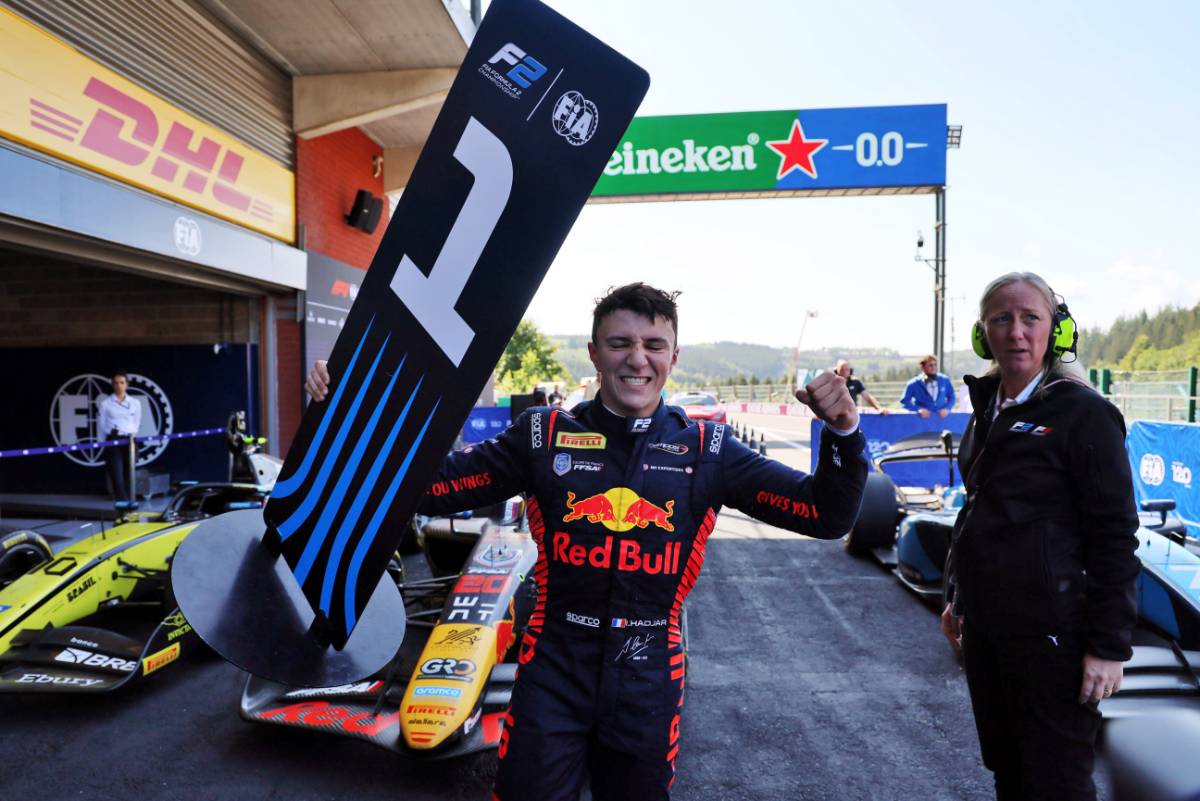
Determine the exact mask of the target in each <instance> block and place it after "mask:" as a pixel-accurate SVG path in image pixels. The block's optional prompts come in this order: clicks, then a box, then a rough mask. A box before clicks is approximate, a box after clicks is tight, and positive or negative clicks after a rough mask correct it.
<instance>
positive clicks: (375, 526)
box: [343, 398, 442, 631]
mask: <svg viewBox="0 0 1200 801" xmlns="http://www.w3.org/2000/svg"><path fill="white" fill-rule="evenodd" d="M441 402H442V399H441V398H438V399H437V402H435V403H434V404H433V408H432V409H431V410H430V411H429V416H428V417H426V418H425V425H423V426H421V432H420V433H419V434H417V438H416V439H415V440H413V444H412V445H411V446H410V447H409V449H408V453H407V454H405V456H404V461H403V462H402V463H401V464H400V470H399V471H398V472H397V473H396V477H395V478H393V479H392V483H391V484H389V485H388V488H387V492H385V493H384V495H383V498H382V499H380V501H379V505H378V506H377V507H376V508H375V514H373V515H371V522H370V523H368V524H367V530H366V532H365V533H364V534H363V536H362V539H360V540H359V541H358V546H357V547H356V548H355V549H354V556H353V557H351V559H350V570H349V573H348V574H347V576H346V594H345V595H344V596H343V599H344V602H345V605H346V631H352V630H353V629H354V625H355V623H356V622H357V615H355V613H354V595H355V592H356V590H357V584H358V568H359V566H360V565H361V564H362V560H363V559H364V558H366V555H367V551H368V550H369V549H370V548H371V542H372V541H373V540H374V539H375V535H376V534H377V533H379V527H380V525H382V524H383V518H384V516H386V515H387V513H388V510H389V509H391V507H392V498H394V497H396V490H398V489H400V482H401V481H403V480H404V474H405V473H407V472H408V466H409V465H410V464H411V463H412V460H413V456H414V455H415V454H416V452H417V447H418V446H419V445H420V444H421V440H423V439H425V432H426V430H428V428H429V422H430V421H431V420H433V415H434V414H435V413H436V412H437V408H438V404H439V403H441Z"/></svg>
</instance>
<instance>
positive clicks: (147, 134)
mask: <svg viewBox="0 0 1200 801" xmlns="http://www.w3.org/2000/svg"><path fill="white" fill-rule="evenodd" d="M83 94H84V96H85V97H87V98H89V99H90V100H93V101H95V102H96V103H99V104H100V106H101V107H100V108H97V109H96V111H95V113H94V114H93V115H92V119H91V121H90V122H89V123H88V126H87V129H86V130H85V131H84V132H83V136H82V138H81V139H80V140H79V144H80V146H82V147H85V148H87V149H88V150H92V151H94V152H96V153H99V154H101V155H103V156H107V157H109V158H111V159H114V160H115V161H119V162H120V163H122V164H126V165H128V166H130V167H140V166H141V165H143V164H145V163H146V162H147V160H148V159H149V158H150V157H151V156H152V155H154V156H155V158H154V160H153V161H152V162H151V163H150V173H151V174H152V175H154V177H156V178H158V179H160V180H162V181H165V182H167V183H170V184H173V183H176V180H177V178H178V177H179V174H180V166H181V165H184V166H185V167H186V169H185V170H184V171H183V172H184V176H183V181H182V185H183V188H184V189H186V190H188V191H189V192H193V193H195V194H198V195H203V194H206V193H207V194H211V196H212V197H213V199H215V200H216V201H217V202H218V203H221V204H222V205H225V206H228V207H229V208H231V209H234V210H236V211H239V212H248V213H249V214H251V215H253V216H255V217H258V218H260V219H262V220H264V221H266V222H272V221H273V220H274V217H275V213H274V208H273V206H271V204H269V203H265V202H263V201H259V200H254V199H252V198H251V197H250V196H249V195H247V194H246V193H244V192H239V191H237V190H236V189H234V188H233V187H234V185H235V184H237V181H238V176H239V175H240V174H241V171H242V165H244V164H245V161H246V159H245V157H244V156H242V155H240V154H239V153H236V152H235V151H233V150H232V149H226V150H225V154H224V157H221V145H220V144H219V143H218V142H216V141H214V140H212V139H210V138H208V137H207V136H200V137H199V141H198V142H196V141H195V140H196V137H197V134H196V132H195V131H194V130H192V129H191V128H190V127H188V126H187V125H185V124H183V123H182V122H179V121H178V120H176V121H173V122H172V123H171V127H170V128H169V129H168V130H167V134H166V136H165V137H164V138H163V141H162V143H161V146H160V145H159V134H160V130H161V129H160V126H159V120H158V117H157V116H155V114H154V110H153V109H151V108H150V107H149V106H148V105H146V104H145V103H143V102H141V101H140V100H137V99H136V98H133V97H130V96H129V95H127V94H125V93H124V92H122V91H121V90H120V89H117V88H116V87H114V86H111V85H109V84H107V83H105V82H104V81H102V80H100V79H99V78H96V77H92V78H90V79H89V80H88V82H87V85H86V86H84V88H83ZM31 124H34V123H31ZM126 127H128V128H129V133H128V138H122V134H123V133H124V132H125V129H126ZM68 130H69V129H68ZM65 138H67V139H70V140H72V141H73V137H65ZM156 150H157V151H158V152H157V154H156ZM218 160H220V167H218V166H217V162H218ZM214 170H216V174H215V176H214V174H213V171H214ZM210 179H212V185H211V188H210V186H209V181H210Z"/></svg>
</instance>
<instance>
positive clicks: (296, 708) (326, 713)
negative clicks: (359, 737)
mask: <svg viewBox="0 0 1200 801" xmlns="http://www.w3.org/2000/svg"><path fill="white" fill-rule="evenodd" d="M258 717H259V720H273V719H278V722H280V723H294V724H297V725H300V726H311V727H314V728H325V727H329V726H338V727H340V728H341V729H342V731H345V732H348V733H350V734H365V735H367V736H368V737H375V736H378V735H379V734H380V733H382V732H384V731H386V730H387V729H389V728H391V727H392V726H398V725H400V713H399V712H391V713H389V714H387V715H379V716H378V717H376V716H374V715H371V714H370V713H367V712H359V713H351V711H350V710H349V709H346V708H345V707H340V706H333V705H332V704H330V703H329V702H328V701H303V702H301V703H299V704H289V705H288V706H281V707H278V708H276V709H268V710H266V711H264V712H260V713H259V714H258Z"/></svg>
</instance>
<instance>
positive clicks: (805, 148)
mask: <svg viewBox="0 0 1200 801" xmlns="http://www.w3.org/2000/svg"><path fill="white" fill-rule="evenodd" d="M827 144H829V140H828V139H805V138H804V129H803V128H801V127H800V120H798V119H795V120H792V133H791V135H790V136H789V137H788V138H787V139H782V140H779V141H775V142H767V147H769V148H771V149H772V150H774V151H775V152H776V153H778V154H779V157H780V161H779V172H778V173H777V174H776V175H775V180H776V181H782V180H783V179H784V178H785V177H786V176H787V175H788V174H789V173H791V171H792V170H800V171H801V172H803V173H804V174H805V175H807V176H808V177H809V178H816V177H817V168H816V165H814V164H813V156H814V155H816V153H817V151H819V150H820V149H821V148H823V147H825V145H827Z"/></svg>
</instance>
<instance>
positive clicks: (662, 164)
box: [604, 133, 760, 175]
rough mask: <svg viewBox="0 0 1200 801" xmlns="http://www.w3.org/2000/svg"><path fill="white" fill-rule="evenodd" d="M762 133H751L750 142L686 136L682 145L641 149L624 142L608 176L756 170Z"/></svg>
mask: <svg viewBox="0 0 1200 801" xmlns="http://www.w3.org/2000/svg"><path fill="white" fill-rule="evenodd" d="M759 141H760V139H759V136H758V134H756V133H751V134H749V135H748V136H747V137H746V143H745V144H742V143H740V142H739V143H736V144H721V145H697V144H696V140H695V139H684V140H683V141H681V142H680V143H679V147H666V148H662V149H661V150H660V149H659V148H654V147H646V148H639V147H637V145H636V144H635V143H633V142H624V143H623V144H622V145H621V147H620V148H618V149H617V150H616V151H614V152H613V154H612V155H611V156H609V158H608V164H606V165H605V167H604V174H605V175H658V174H659V173H664V172H665V173H670V174H674V173H699V172H753V171H754V170H757V169H758V164H757V163H756V162H755V161H754V146H755V145H757V144H758V143H759Z"/></svg>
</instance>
